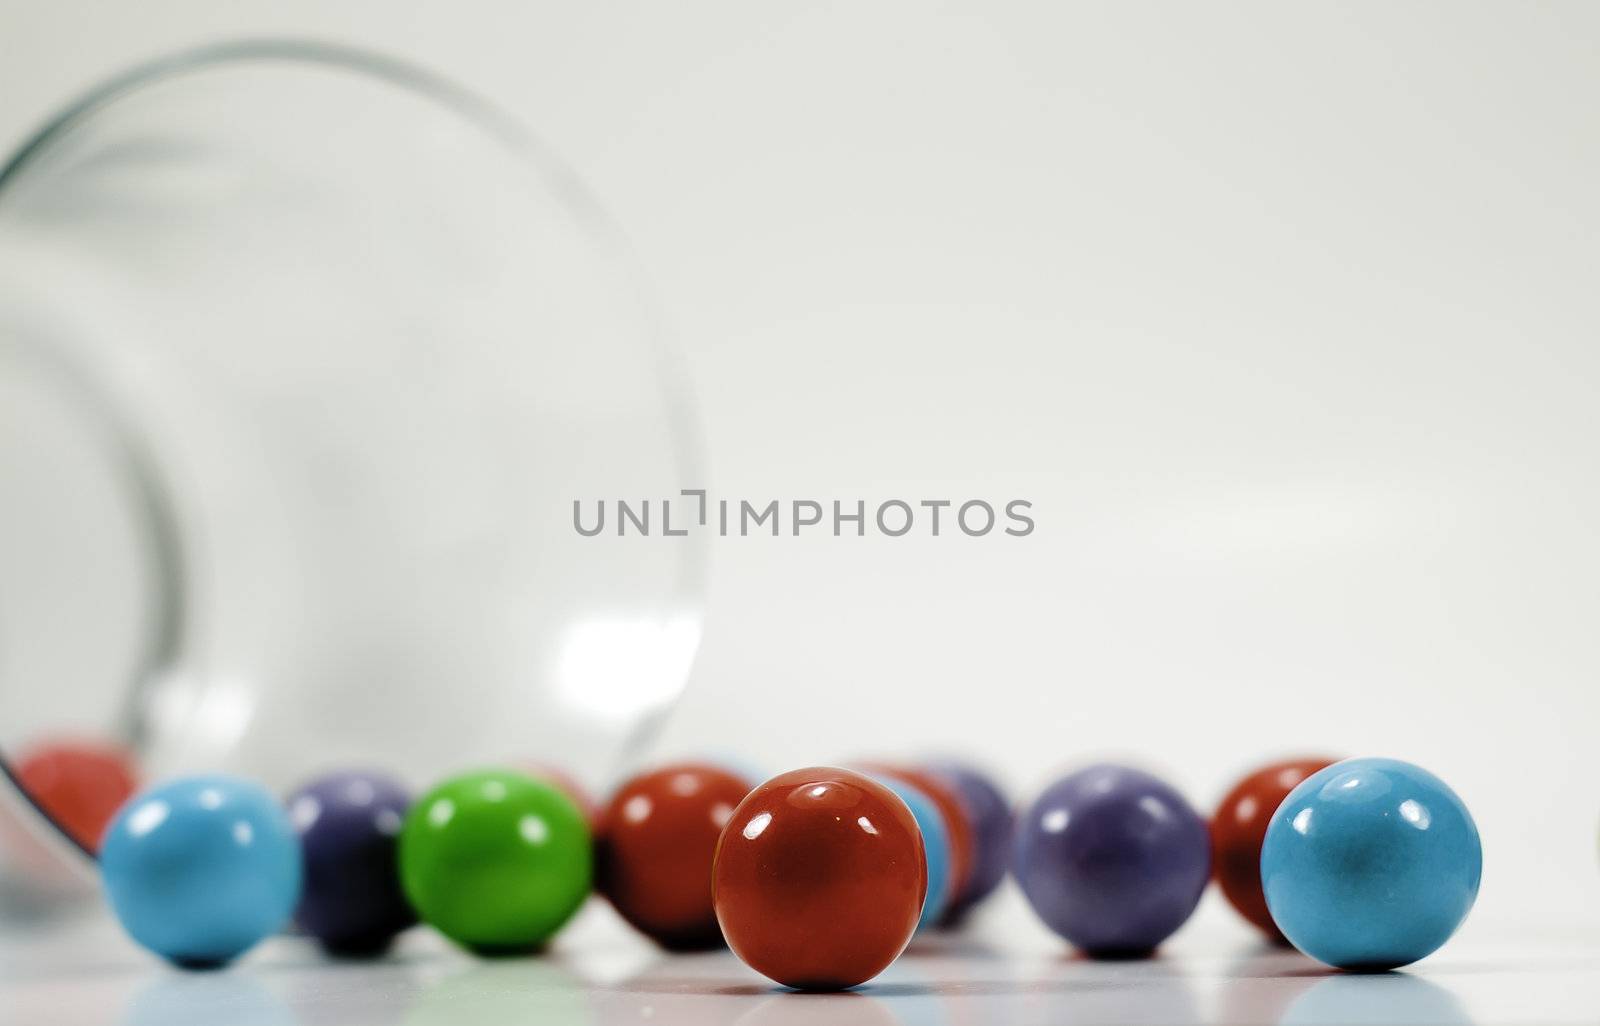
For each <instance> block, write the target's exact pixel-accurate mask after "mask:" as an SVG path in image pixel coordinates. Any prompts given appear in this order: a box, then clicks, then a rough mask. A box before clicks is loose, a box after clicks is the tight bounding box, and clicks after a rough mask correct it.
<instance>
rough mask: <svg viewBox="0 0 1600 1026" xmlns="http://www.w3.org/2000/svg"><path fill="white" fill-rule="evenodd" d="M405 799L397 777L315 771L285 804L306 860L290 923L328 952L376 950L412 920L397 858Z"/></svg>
mask: <svg viewBox="0 0 1600 1026" xmlns="http://www.w3.org/2000/svg"><path fill="white" fill-rule="evenodd" d="M410 805H411V796H410V795H409V794H407V793H406V790H405V788H404V787H403V786H402V785H401V784H400V783H399V782H398V781H396V780H394V779H392V778H390V777H388V776H385V775H383V774H381V773H362V772H348V773H331V774H328V775H327V776H323V777H319V778H317V779H316V780H313V781H312V782H311V783H309V784H307V785H306V786H304V787H302V788H301V789H300V790H298V791H296V792H294V793H293V794H291V795H290V796H289V798H288V800H287V801H286V802H285V803H284V807H285V808H286V809H288V812H289V821H290V823H291V824H293V826H294V828H295V830H296V831H297V832H298V833H299V834H300V849H301V853H302V855H303V857H304V865H305V886H304V888H303V889H302V891H301V894H300V904H299V905H298V906H296V908H295V912H294V918H295V922H297V923H299V924H300V928H301V929H302V930H304V931H305V932H306V933H308V934H310V935H311V936H313V937H315V938H317V940H319V941H321V942H322V944H323V945H324V946H325V947H326V948H328V949H329V950H330V951H334V952H337V953H341V954H363V953H374V952H378V951H382V950H383V949H384V948H386V947H388V945H389V942H390V941H391V940H393V939H394V936H395V935H396V934H398V933H399V932H400V931H402V930H404V929H406V928H407V927H409V926H411V925H412V924H413V923H415V922H416V921H417V915H416V913H415V912H413V911H412V910H411V905H410V903H409V902H407V901H406V896H405V893H404V892H403V891H402V890H401V889H400V870H399V867H398V865H397V864H396V853H397V850H398V848H399V839H400V827H401V825H402V823H404V821H405V814H406V810H407V809H408V808H409V807H410Z"/></svg>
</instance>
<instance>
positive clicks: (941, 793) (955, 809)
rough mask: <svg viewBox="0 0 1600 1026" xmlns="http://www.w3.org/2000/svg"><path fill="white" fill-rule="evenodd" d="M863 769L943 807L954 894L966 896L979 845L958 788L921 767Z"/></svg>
mask: <svg viewBox="0 0 1600 1026" xmlns="http://www.w3.org/2000/svg"><path fill="white" fill-rule="evenodd" d="M861 768H862V769H864V770H866V771H867V772H869V773H873V774H876V775H878V776H886V777H891V778H893V779H895V780H903V781H905V782H906V783H908V784H910V785H911V786H912V787H915V788H916V789H917V790H919V791H921V792H922V793H923V794H925V795H927V796H928V797H929V798H931V799H932V800H933V803H934V804H935V805H937V806H938V807H939V814H940V815H941V816H942V817H943V818H944V825H945V829H946V831H947V832H948V833H949V835H950V893H951V894H952V895H954V894H960V893H962V892H963V891H964V890H965V889H966V887H967V886H968V881H969V880H970V878H971V876H972V866H973V861H974V855H975V851H976V841H975V839H974V837H973V834H972V826H971V822H972V816H971V814H970V813H968V811H967V808H966V806H965V805H964V804H963V803H962V800H961V795H960V793H959V792H958V791H957V790H956V788H955V787H953V786H952V785H950V784H949V783H947V782H945V781H944V780H943V779H941V778H939V777H938V776H935V775H934V774H932V773H929V772H927V771H926V770H924V769H922V768H920V767H915V766H901V765H897V764H884V763H865V764H863V765H862V767H861Z"/></svg>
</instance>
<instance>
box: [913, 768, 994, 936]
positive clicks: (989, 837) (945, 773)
mask: <svg viewBox="0 0 1600 1026" xmlns="http://www.w3.org/2000/svg"><path fill="white" fill-rule="evenodd" d="M926 768H927V770H928V772H930V773H932V774H933V775H934V776H936V777H938V778H939V779H940V780H943V781H944V782H945V783H947V784H949V785H950V786H951V787H952V788H954V789H955V792H956V796H957V797H958V798H960V799H961V806H962V808H963V809H964V810H965V811H966V813H967V818H968V823H969V825H970V826H971V827H972V837H973V848H974V851H973V859H972V871H971V872H970V873H968V874H967V884H966V886H965V887H963V888H962V889H961V892H960V893H959V894H957V895H956V896H955V898H954V900H953V901H952V902H951V905H950V909H949V911H948V912H946V913H945V916H944V922H945V924H947V925H954V924H956V923H959V922H960V921H961V920H962V919H964V918H965V917H966V915H967V913H968V912H970V911H971V910H972V908H973V906H975V905H977V904H978V903H979V902H980V901H982V900H983V899H984V898H987V897H988V896H989V895H990V894H992V893H994V889H995V888H996V887H999V886H1000V881H1002V880H1004V879H1005V876H1006V865H1007V863H1009V862H1010V861H1011V806H1010V805H1009V804H1008V803H1007V802H1006V797H1005V795H1004V794H1002V793H1001V791H1000V788H999V787H997V786H996V785H995V783H994V781H993V780H992V779H990V778H989V777H988V776H987V775H986V774H984V773H982V772H980V771H979V770H977V769H975V768H974V767H972V766H971V765H969V764H967V763H965V762H961V761H959V760H955V759H935V760H933V761H931V762H928V763H926Z"/></svg>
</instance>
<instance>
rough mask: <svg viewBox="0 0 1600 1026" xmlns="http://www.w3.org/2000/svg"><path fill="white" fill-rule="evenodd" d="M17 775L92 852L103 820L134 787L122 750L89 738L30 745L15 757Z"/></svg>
mask: <svg viewBox="0 0 1600 1026" xmlns="http://www.w3.org/2000/svg"><path fill="white" fill-rule="evenodd" d="M16 775H17V780H18V782H20V783H21V784H22V789H23V790H24V791H26V792H27V793H28V796H29V797H30V798H32V799H33V801H34V802H35V803H36V804H37V805H38V806H39V807H40V808H41V809H43V810H44V811H45V812H46V813H47V814H49V816H50V818H51V819H52V820H54V821H55V823H56V825H57V826H59V827H60V828H61V829H62V830H64V831H66V833H67V835H68V836H69V837H71V838H72V839H73V840H74V841H77V842H78V843H79V844H80V845H82V846H83V847H84V848H85V849H87V850H89V851H91V852H96V851H99V849H100V835H101V834H103V833H104V832H105V829H106V824H108V823H110V822H111V817H112V816H114V815H116V812H117V810H118V809H119V808H121V807H122V803H123V802H125V801H127V800H128V798H129V797H131V796H132V794H133V792H134V790H135V789H136V788H137V787H138V782H137V777H136V776H135V773H134V769H133V762H132V760H131V759H129V757H128V756H127V754H126V753H125V752H123V751H122V750H121V749H120V748H116V747H114V746H112V745H107V744H96V743H92V742H77V741H71V742H54V743H50V744H45V745H41V746H39V747H36V748H33V749H31V750H29V751H27V752H25V753H24V754H23V756H22V757H21V758H20V759H18V760H17V763H16Z"/></svg>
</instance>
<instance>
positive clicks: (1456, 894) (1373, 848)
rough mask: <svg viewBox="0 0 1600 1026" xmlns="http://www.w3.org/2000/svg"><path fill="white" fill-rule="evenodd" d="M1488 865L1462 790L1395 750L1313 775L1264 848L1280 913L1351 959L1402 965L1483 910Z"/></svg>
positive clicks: (1326, 948) (1333, 958) (1306, 948)
mask: <svg viewBox="0 0 1600 1026" xmlns="http://www.w3.org/2000/svg"><path fill="white" fill-rule="evenodd" d="M1482 871H1483V847H1482V845H1481V843H1480V842H1479V840H1478V828H1477V826H1476V824H1474V823H1473V821H1472V816H1471V814H1470V813H1468V812H1467V807H1466V806H1465V805H1463V804H1462V802H1461V799H1460V798H1458V797H1456V793H1455V792H1454V791H1452V790H1450V788H1449V787H1448V786H1446V785H1445V783H1444V782H1443V781H1442V780H1440V779H1439V778H1438V777H1436V776H1434V775H1433V774H1431V773H1429V772H1428V771H1427V770H1424V769H1422V768H1421V767H1419V766H1413V765H1412V764H1410V763H1407V762H1400V761H1398V760H1395V759H1347V760H1345V761H1344V762H1337V763H1334V764H1333V765H1332V766H1329V767H1327V768H1326V769H1323V770H1321V771H1319V772H1317V773H1314V774H1312V775H1311V776H1309V777H1307V778H1306V779H1305V780H1304V781H1302V782H1301V783H1300V785H1299V786H1298V787H1296V788H1295V789H1294V790H1293V791H1291V792H1289V796H1288V797H1287V798H1285V799H1284V800H1283V804H1282V805H1280V806H1278V811H1277V812H1276V813H1275V814H1274V815H1273V817H1272V821H1271V822H1270V823H1269V824H1268V825H1267V836H1266V841H1265V843H1264V844H1263V846H1262V849H1261V882H1262V886H1263V889H1264V890H1265V891H1266V897H1267V908H1268V910H1269V911H1270V912H1271V913H1272V918H1273V921H1274V922H1276V923H1277V924H1278V928H1279V929H1280V930H1282V931H1283V935H1284V936H1285V937H1287V938H1288V939H1289V941H1290V942H1291V943H1292V944H1294V946H1295V947H1297V948H1299V949H1300V950H1301V951H1303V952H1305V953H1306V954H1308V955H1310V956H1311V957H1312V958H1315V959H1317V960H1318V961H1321V962H1325V963H1327V964H1328V965H1331V966H1336V967H1338V968H1340V969H1357V970H1372V971H1376V970H1384V969H1393V968H1396V967H1398V966H1402V965H1408V964H1410V963H1412V962H1415V961H1417V960H1418V959H1420V958H1423V957H1425V956H1427V955H1429V954H1431V953H1433V952H1434V951H1436V950H1437V949H1438V948H1439V947H1440V946H1441V945H1442V944H1444V942H1445V941H1447V940H1449V939H1450V935H1451V934H1453V933H1455V931H1456V928H1457V927H1458V926H1460V925H1461V921H1462V920H1463V919H1465V918H1466V916H1467V913H1468V912H1469V911H1470V910H1471V909H1472V903H1473V902H1474V901H1475V900H1476V899H1477V896H1478V881H1479V878H1480V876H1481V875H1482Z"/></svg>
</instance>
